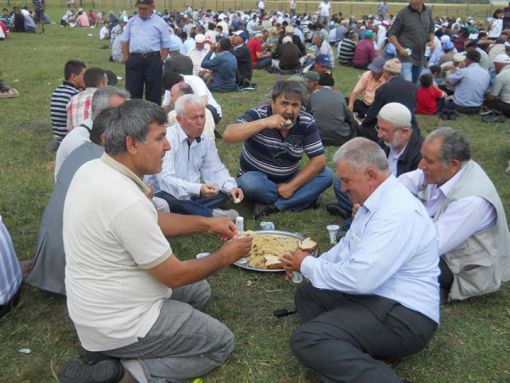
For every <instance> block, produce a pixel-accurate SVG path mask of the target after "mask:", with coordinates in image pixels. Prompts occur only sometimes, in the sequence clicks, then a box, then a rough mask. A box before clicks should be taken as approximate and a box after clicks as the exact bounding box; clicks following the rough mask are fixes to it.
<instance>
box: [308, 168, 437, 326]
mask: <svg viewBox="0 0 510 383" xmlns="http://www.w3.org/2000/svg"><path fill="white" fill-rule="evenodd" d="M438 260H439V256H438V249H437V239H436V230H435V229H434V224H433V223H432V221H431V219H430V218H429V217H428V216H427V212H426V210H425V208H424V207H423V205H422V204H421V203H420V201H418V200H417V199H416V198H414V197H413V195H412V194H411V193H409V191H408V190H406V188H405V187H404V186H403V185H402V184H401V183H400V182H399V181H398V180H397V179H396V178H395V177H393V176H389V177H388V179H386V180H385V181H384V182H383V183H382V184H381V185H379V187H378V188H377V189H376V190H375V191H374V192H373V193H372V194H371V195H370V197H368V198H367V200H366V201H365V202H364V204H363V205H362V207H361V208H360V209H359V211H358V213H357V214H356V216H355V217H354V220H353V222H352V225H351V228H350V230H349V231H348V232H347V234H346V236H345V237H344V238H342V240H341V241H340V242H339V243H338V244H337V245H335V246H334V247H333V248H332V249H331V250H329V251H328V252H326V253H324V254H322V255H321V256H320V257H319V258H314V257H306V258H305V259H304V260H303V263H302V264H301V272H302V273H303V275H304V276H305V277H307V278H308V279H309V280H310V281H311V283H312V284H313V286H314V287H316V288H319V289H326V290H336V291H341V292H343V293H346V294H373V295H379V296H382V297H385V298H389V299H393V300H395V301H397V302H399V303H400V304H402V305H403V306H405V307H407V308H409V309H412V310H415V311H418V312H420V313H422V314H423V315H425V316H427V317H429V318H431V319H432V320H434V321H435V322H437V323H439V286H438V282H437V277H438V275H439V268H438Z"/></svg>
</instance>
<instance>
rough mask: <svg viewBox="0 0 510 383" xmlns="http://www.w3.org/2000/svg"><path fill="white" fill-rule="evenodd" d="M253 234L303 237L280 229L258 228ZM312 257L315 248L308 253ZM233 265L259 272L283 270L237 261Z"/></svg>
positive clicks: (315, 251) (315, 253) (315, 252)
mask: <svg viewBox="0 0 510 383" xmlns="http://www.w3.org/2000/svg"><path fill="white" fill-rule="evenodd" d="M253 232H254V233H255V234H269V235H274V236H275V237H291V238H297V239H305V238H306V237H305V235H304V234H301V233H292V232H290V231H282V230H259V231H255V230H253ZM310 254H311V255H312V256H313V257H316V256H317V250H314V251H313V252H311V253H310ZM233 265H235V266H237V267H239V268H241V269H245V270H251V271H259V272H261V273H281V272H283V271H285V269H258V268H255V267H251V266H250V265H249V264H247V263H239V261H237V262H234V263H233Z"/></svg>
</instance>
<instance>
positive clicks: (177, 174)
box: [145, 123, 237, 200]
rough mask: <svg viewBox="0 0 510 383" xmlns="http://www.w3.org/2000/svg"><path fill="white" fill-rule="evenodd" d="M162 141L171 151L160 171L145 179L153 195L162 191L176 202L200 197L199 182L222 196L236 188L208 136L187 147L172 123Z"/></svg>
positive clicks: (184, 139)
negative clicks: (204, 183) (206, 184)
mask: <svg viewBox="0 0 510 383" xmlns="http://www.w3.org/2000/svg"><path fill="white" fill-rule="evenodd" d="M166 138H167V139H168V141H169V142H170V147H171V149H170V150H169V151H168V152H166V154H165V157H164V159H163V169H162V171H161V172H160V173H159V174H156V175H154V176H147V177H146V178H145V180H146V182H147V183H148V184H149V185H150V186H151V187H153V188H154V190H155V191H156V192H159V191H161V190H163V191H165V192H167V193H169V194H171V195H172V196H174V197H175V198H177V199H179V200H189V199H191V197H197V196H199V195H200V187H201V180H204V182H207V183H210V184H213V185H214V186H216V187H217V188H219V189H220V190H221V191H222V192H224V193H230V191H231V190H232V189H233V188H235V187H237V183H236V181H235V180H234V179H233V178H232V177H231V176H230V174H229V172H228V170H227V168H226V167H225V165H223V163H222V162H221V160H220V157H219V156H218V151H217V149H216V145H215V144H214V141H213V140H212V139H211V138H210V137H209V136H207V135H205V134H202V136H201V137H200V142H198V140H196V139H195V140H193V142H192V143H191V144H189V141H188V137H187V135H186V133H184V131H183V130H182V128H181V126H180V125H179V124H178V123H176V124H175V125H174V126H171V127H169V128H168V129H167V134H166Z"/></svg>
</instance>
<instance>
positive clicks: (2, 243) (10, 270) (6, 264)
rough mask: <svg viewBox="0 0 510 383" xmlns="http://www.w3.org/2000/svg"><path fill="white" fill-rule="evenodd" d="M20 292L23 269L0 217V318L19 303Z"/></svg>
mask: <svg viewBox="0 0 510 383" xmlns="http://www.w3.org/2000/svg"><path fill="white" fill-rule="evenodd" d="M20 292H21V267H20V264H19V262H18V258H16V252H15V251H14V247H13V245H12V240H11V237H10V235H9V232H8V231H7V228H6V227H5V225H4V224H3V222H2V216H0V317H2V316H3V315H4V314H7V312H8V311H9V310H10V309H11V308H12V307H14V306H15V305H16V303H18V300H19V296H20Z"/></svg>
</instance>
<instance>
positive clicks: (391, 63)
mask: <svg viewBox="0 0 510 383" xmlns="http://www.w3.org/2000/svg"><path fill="white" fill-rule="evenodd" d="M383 69H385V70H387V71H388V72H391V73H397V74H398V73H400V72H401V71H402V63H401V62H400V60H399V59H390V60H388V61H386V62H385V63H384V66H383Z"/></svg>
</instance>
